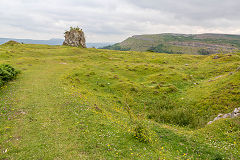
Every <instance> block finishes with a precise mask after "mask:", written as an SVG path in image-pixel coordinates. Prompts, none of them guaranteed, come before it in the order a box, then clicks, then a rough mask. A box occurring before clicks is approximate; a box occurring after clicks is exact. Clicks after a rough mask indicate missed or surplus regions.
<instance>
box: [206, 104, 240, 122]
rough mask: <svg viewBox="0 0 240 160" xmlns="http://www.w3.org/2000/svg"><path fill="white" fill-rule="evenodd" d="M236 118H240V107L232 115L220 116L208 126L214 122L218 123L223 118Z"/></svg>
mask: <svg viewBox="0 0 240 160" xmlns="http://www.w3.org/2000/svg"><path fill="white" fill-rule="evenodd" d="M235 117H240V107H239V108H235V109H234V111H233V112H232V113H227V114H219V115H218V116H217V117H215V118H214V119H213V121H210V122H208V124H212V123H213V122H214V121H217V120H219V119H222V118H235Z"/></svg>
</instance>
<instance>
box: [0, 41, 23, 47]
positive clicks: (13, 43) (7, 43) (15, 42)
mask: <svg viewBox="0 0 240 160" xmlns="http://www.w3.org/2000/svg"><path fill="white" fill-rule="evenodd" d="M17 44H20V43H19V42H17V41H12V40H11V41H8V42H6V43H4V44H3V45H4V46H14V45H17Z"/></svg>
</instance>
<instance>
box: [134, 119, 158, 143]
mask: <svg viewBox="0 0 240 160" xmlns="http://www.w3.org/2000/svg"><path fill="white" fill-rule="evenodd" d="M153 135H154V133H153V131H151V129H150V128H148V127H147V126H145V125H144V124H143V123H142V121H135V124H134V125H133V136H134V138H136V139H138V140H139V141H140V142H146V143H151V142H153V137H154V136H153Z"/></svg>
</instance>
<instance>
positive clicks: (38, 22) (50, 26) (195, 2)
mask: <svg viewBox="0 0 240 160" xmlns="http://www.w3.org/2000/svg"><path fill="white" fill-rule="evenodd" d="M239 7H240V2H238V1H237V0H208V1H203V0H181V1H180V0H81V1H80V0H11V1H10V0H1V6H0V35H1V36H9V37H15V38H37V39H48V38H54V37H56V38H62V37H63V32H64V30H66V29H68V27H69V26H80V27H82V28H83V29H84V31H85V32H86V35H87V38H88V39H87V40H88V41H92V42H97V41H99V42H101V41H115V42H117V41H121V40H123V39H125V38H127V37H128V36H131V35H134V34H144V33H162V32H181V33H186V32H187V33H199V32H226V33H229V31H231V33H236V34H239V33H240V30H239V29H238V28H239V25H240V22H239V20H238V17H239V16H240V12H239V11H238V8H239ZM16 36H17V37H16ZM52 36H54V37H52Z"/></svg>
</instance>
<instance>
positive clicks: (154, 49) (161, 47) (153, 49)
mask: <svg viewBox="0 0 240 160" xmlns="http://www.w3.org/2000/svg"><path fill="white" fill-rule="evenodd" d="M147 51H149V52H157V53H169V54H173V51H172V50H170V49H168V48H167V47H166V46H164V44H159V45H157V46H156V47H150V48H149V49H148V50H147Z"/></svg>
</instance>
